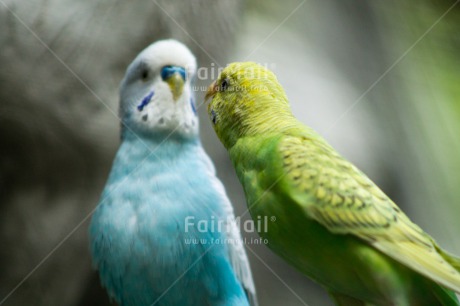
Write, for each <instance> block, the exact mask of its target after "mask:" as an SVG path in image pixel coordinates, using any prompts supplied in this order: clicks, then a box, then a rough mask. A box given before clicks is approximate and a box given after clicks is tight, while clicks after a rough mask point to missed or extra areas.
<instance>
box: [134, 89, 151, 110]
mask: <svg viewBox="0 0 460 306" xmlns="http://www.w3.org/2000/svg"><path fill="white" fill-rule="evenodd" d="M154 94H155V93H154V92H153V90H152V91H151V92H150V93H149V94H148V95H146V96H145V97H144V99H142V102H141V104H139V105H138V106H137V110H138V111H140V112H142V111H143V110H144V107H146V106H147V105H148V104H149V103H150V101H151V100H152V98H153V95H154Z"/></svg>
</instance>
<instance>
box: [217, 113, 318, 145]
mask: <svg viewBox="0 0 460 306" xmlns="http://www.w3.org/2000/svg"><path fill="white" fill-rule="evenodd" d="M235 125H237V126H239V127H240V128H239V129H235V128H234V126H235ZM235 125H233V126H231V127H228V128H229V130H230V133H227V135H225V136H226V137H227V139H223V140H224V143H225V144H226V147H227V149H231V148H232V147H233V145H235V144H236V142H237V141H238V140H239V139H241V138H245V137H251V138H252V137H257V138H261V139H262V138H267V137H273V136H281V135H298V136H300V135H303V136H305V137H308V138H310V137H313V135H314V134H315V132H314V131H313V130H312V129H310V128H309V127H307V126H305V125H304V124H302V123H301V122H300V121H299V120H297V118H295V117H294V116H293V115H292V113H291V111H290V109H281V108H280V109H276V110H273V109H260V110H257V111H255V112H253V114H252V115H251V116H250V117H248V118H244V120H242V121H241V122H240V123H239V124H235ZM225 136H224V137H225Z"/></svg>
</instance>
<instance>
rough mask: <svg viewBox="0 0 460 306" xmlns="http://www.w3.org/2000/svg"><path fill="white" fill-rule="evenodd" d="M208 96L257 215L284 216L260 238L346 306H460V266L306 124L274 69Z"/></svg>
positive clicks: (245, 67) (227, 72)
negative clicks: (292, 107)
mask: <svg viewBox="0 0 460 306" xmlns="http://www.w3.org/2000/svg"><path fill="white" fill-rule="evenodd" d="M206 99H211V101H210V102H209V105H208V113H209V116H210V119H211V121H212V124H213V127H214V129H215V131H216V133H217V135H218V137H219V139H220V140H221V141H222V143H223V144H224V146H225V147H226V148H227V150H228V152H229V154H230V158H231V160H232V162H233V165H234V167H235V169H236V173H237V175H238V177H239V180H240V182H241V184H242V185H243V188H244V191H245V194H246V199H247V204H248V208H249V211H250V213H251V215H252V217H253V218H254V219H255V218H258V220H267V218H260V216H270V217H271V216H275V217H276V221H275V222H270V224H267V226H262V227H261V228H268V230H267V231H261V232H260V235H261V236H262V237H263V238H266V239H267V241H268V246H269V247H270V248H271V249H272V250H273V251H274V252H275V253H277V254H278V255H280V256H281V257H282V258H284V259H285V260H286V261H288V262H289V263H291V264H292V265H294V266H295V267H297V268H298V269H299V270H301V271H302V272H303V273H305V274H306V275H307V276H309V277H310V278H312V279H313V280H315V281H317V282H318V283H320V284H322V285H323V286H324V287H325V288H326V289H327V290H328V292H329V294H330V296H331V297H332V298H333V299H334V301H335V303H336V304H337V305H365V304H373V305H398V306H406V305H427V306H428V305H429V306H433V305H459V301H458V299H457V297H456V295H455V293H454V292H460V272H459V271H460V259H458V258H456V257H454V256H452V255H450V254H448V253H447V252H446V251H444V250H442V249H441V248H440V247H439V246H438V245H437V244H436V242H435V241H434V240H433V238H431V237H430V236H429V235H428V234H426V233H425V232H424V231H423V230H422V229H421V228H420V227H418V226H417V225H416V224H414V223H413V222H412V221H411V220H410V219H409V218H408V217H407V216H406V215H405V214H404V213H403V212H402V211H401V210H400V209H399V208H398V206H396V204H395V203H393V201H392V200H391V199H390V198H388V196H387V195H385V194H384V193H383V192H382V191H381V190H380V189H379V188H378V187H377V186H376V185H375V184H374V183H373V182H372V181H371V180H370V179H369V178H368V177H367V176H366V175H365V174H364V173H362V172H361V171H360V170H359V169H357V168H356V167H355V166H354V165H353V164H351V163H350V162H348V161H347V160H345V159H344V158H343V157H341V156H340V155H339V154H338V153H337V152H336V151H335V150H334V149H333V148H332V147H331V146H330V145H329V144H328V143H327V142H326V141H325V140H324V139H323V138H322V137H321V136H319V135H318V134H317V133H316V132H314V131H313V130H312V129H311V128H309V127H307V126H305V125H304V124H302V123H301V122H300V121H298V120H297V119H296V118H295V117H294V116H293V114H292V113H291V110H290V107H289V102H288V99H287V97H286V94H285V92H284V90H283V88H282V87H281V85H280V84H279V83H278V81H277V79H276V77H275V75H274V74H273V73H272V72H271V71H269V70H267V69H265V68H264V67H262V66H260V65H258V64H255V63H233V64H230V65H229V66H227V67H226V68H225V69H224V70H223V71H222V72H221V74H220V75H219V77H218V79H217V80H216V81H215V82H214V83H213V84H211V86H210V87H209V89H208V92H207V95H206Z"/></svg>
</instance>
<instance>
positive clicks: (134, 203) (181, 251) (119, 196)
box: [90, 138, 244, 306]
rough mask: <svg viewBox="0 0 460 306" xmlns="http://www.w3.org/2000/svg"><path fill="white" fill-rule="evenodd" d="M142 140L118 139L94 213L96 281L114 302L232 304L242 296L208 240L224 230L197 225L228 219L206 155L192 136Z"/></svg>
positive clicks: (224, 255) (221, 247) (220, 251)
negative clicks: (160, 141)
mask: <svg viewBox="0 0 460 306" xmlns="http://www.w3.org/2000/svg"><path fill="white" fill-rule="evenodd" d="M148 145H149V149H147V148H146V147H145V145H143V144H142V143H140V142H139V140H136V138H132V139H125V141H124V142H123V144H122V145H121V147H120V150H119V152H118V153H117V156H116V159H115V161H114V165H113V168H112V172H111V174H110V177H109V179H108V182H107V185H106V188H105V190H104V192H103V194H102V197H101V201H100V204H99V206H98V208H97V210H96V212H95V213H94V215H93V219H92V222H91V226H90V238H91V241H92V242H91V243H92V245H91V249H92V255H93V260H94V263H95V265H96V266H97V268H98V269H99V273H100V275H101V280H102V283H103V285H104V286H105V287H106V288H107V290H108V291H109V294H110V295H111V296H112V297H113V298H114V299H115V300H116V301H117V302H118V303H120V304H121V305H136V306H137V305H151V304H152V303H155V302H156V304H155V305H204V304H207V305H218V304H219V305H232V303H229V304H225V303H224V304H222V301H230V300H231V298H229V297H231V296H234V297H235V299H241V298H242V296H243V295H244V293H243V291H242V288H241V286H240V284H239V282H238V280H237V279H236V276H235V274H234V272H233V270H232V267H231V264H230V262H229V259H228V250H227V246H226V245H225V244H218V245H217V244H216V245H213V244H212V243H211V241H216V240H219V239H225V231H224V232H221V231H201V230H199V228H198V227H197V222H198V221H199V220H203V221H204V222H208V224H211V222H216V221H217V220H221V219H222V220H223V219H226V218H227V216H225V215H224V212H223V209H222V207H221V205H220V199H221V196H222V195H221V194H219V193H218V192H217V191H216V190H214V189H213V188H212V186H213V180H215V179H216V178H215V177H214V175H213V173H212V171H211V170H210V168H209V164H208V163H209V162H208V157H207V156H206V155H205V153H204V151H203V150H202V148H201V146H200V144H199V142H198V141H197V140H191V141H187V142H177V141H174V140H171V141H167V142H164V143H163V144H161V146H158V147H157V146H156V143H155V142H148ZM151 150H153V153H152V152H151ZM187 217H193V220H194V223H193V225H190V223H189V224H188V225H187V224H186V221H185V220H186V218H187ZM186 225H187V226H186ZM186 227H187V228H186ZM235 303H236V302H235ZM239 303H241V300H240V301H239ZM235 305H237V304H235ZM242 305H244V303H243V304H242Z"/></svg>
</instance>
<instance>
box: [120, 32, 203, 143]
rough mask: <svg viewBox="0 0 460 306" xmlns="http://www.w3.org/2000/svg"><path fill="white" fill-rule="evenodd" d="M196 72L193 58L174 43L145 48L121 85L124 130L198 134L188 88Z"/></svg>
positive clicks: (155, 44)
mask: <svg viewBox="0 0 460 306" xmlns="http://www.w3.org/2000/svg"><path fill="white" fill-rule="evenodd" d="M195 71H196V60H195V57H194V56H193V54H192V53H191V52H190V50H189V49H188V48H187V47H186V46H185V45H183V44H182V43H180V42H178V41H176V40H172V39H168V40H161V41H158V42H155V43H153V44H151V45H150V46H148V47H147V48H146V49H144V50H143V51H142V52H141V53H140V54H139V55H138V56H137V57H136V59H134V61H133V62H132V63H131V64H130V65H129V67H128V69H127V70H126V74H125V77H124V78H123V81H122V82H121V86H120V116H121V118H122V120H123V123H124V125H125V127H123V129H126V128H129V130H131V131H132V132H134V133H142V134H147V135H149V134H150V135H155V134H159V133H166V134H169V133H178V134H181V135H183V136H196V135H198V117H197V116H196V112H195V106H194V104H193V103H194V102H193V92H192V88H191V80H192V78H193V76H194V74H195Z"/></svg>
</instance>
